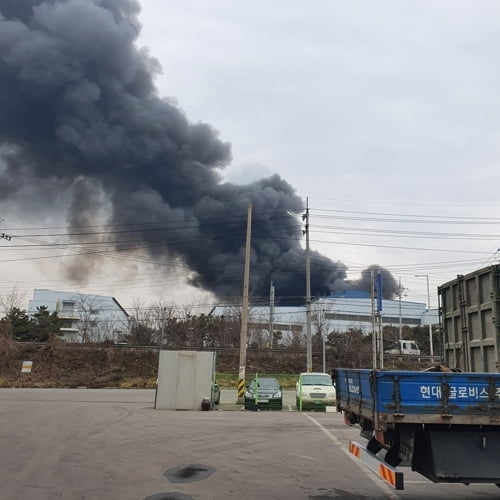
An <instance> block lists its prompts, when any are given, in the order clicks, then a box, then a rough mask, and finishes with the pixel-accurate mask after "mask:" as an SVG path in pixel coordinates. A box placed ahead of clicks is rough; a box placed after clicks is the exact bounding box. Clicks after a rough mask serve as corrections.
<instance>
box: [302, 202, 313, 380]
mask: <svg viewBox="0 0 500 500" xmlns="http://www.w3.org/2000/svg"><path fill="white" fill-rule="evenodd" d="M302 220H305V221H306V224H305V229H304V234H305V235H306V334H307V337H306V342H307V348H306V361H307V363H306V365H307V366H306V371H308V372H312V336H311V256H310V253H309V198H306V213H305V214H304V215H303V216H302Z"/></svg>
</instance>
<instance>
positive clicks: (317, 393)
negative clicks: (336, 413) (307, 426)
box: [295, 372, 337, 411]
mask: <svg viewBox="0 0 500 500" xmlns="http://www.w3.org/2000/svg"><path fill="white" fill-rule="evenodd" d="M295 389H296V390H295V392H296V404H297V409H298V410H318V411H325V409H326V407H327V406H335V401H336V397H337V395H336V392H335V387H334V386H333V383H332V377H331V376H330V375H328V373H317V372H306V373H301V374H300V375H299V380H298V381H297V384H296V388H295Z"/></svg>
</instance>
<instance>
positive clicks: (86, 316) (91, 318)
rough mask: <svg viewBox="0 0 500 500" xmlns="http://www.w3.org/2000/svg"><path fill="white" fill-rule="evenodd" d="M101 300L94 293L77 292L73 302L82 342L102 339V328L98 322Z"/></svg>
mask: <svg viewBox="0 0 500 500" xmlns="http://www.w3.org/2000/svg"><path fill="white" fill-rule="evenodd" d="M100 306H102V300H101V299H100V298H99V297H96V296H94V295H84V294H79V295H78V298H77V300H76V303H75V307H76V312H78V316H79V331H80V336H81V341H82V342H84V343H85V342H100V341H102V340H103V333H102V329H100V325H99V322H98V316H99V307H100Z"/></svg>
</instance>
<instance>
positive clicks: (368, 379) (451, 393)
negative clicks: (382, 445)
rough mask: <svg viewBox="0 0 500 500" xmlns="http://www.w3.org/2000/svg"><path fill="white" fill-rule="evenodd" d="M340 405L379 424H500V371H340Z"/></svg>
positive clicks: (345, 410)
mask: <svg viewBox="0 0 500 500" xmlns="http://www.w3.org/2000/svg"><path fill="white" fill-rule="evenodd" d="M335 379H336V388H337V408H338V409H339V410H340V411H344V412H347V413H349V414H353V415H356V416H357V417H358V418H360V419H365V420H371V421H372V422H373V428H374V429H380V430H384V429H387V428H388V427H391V426H392V425H393V424H395V423H426V424H430V423H433V424H476V425H498V424H500V374H499V373H469V372H467V373H465V372H415V371H378V370H355V369H352V370H351V369H343V368H339V369H337V370H336V375H335Z"/></svg>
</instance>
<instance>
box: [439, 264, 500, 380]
mask: <svg viewBox="0 0 500 500" xmlns="http://www.w3.org/2000/svg"><path fill="white" fill-rule="evenodd" d="M438 296H439V313H440V322H441V329H442V335H443V356H444V363H445V365H446V366H448V367H450V368H460V370H462V371H468V372H490V373H494V372H498V371H499V364H498V358H499V347H500V265H494V266H490V267H485V268H484V269H480V270H479V271H475V272H473V273H470V274H466V275H464V276H462V275H459V276H457V278H456V279H455V280H453V281H449V282H448V283H445V284H443V285H440V286H439V287H438Z"/></svg>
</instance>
